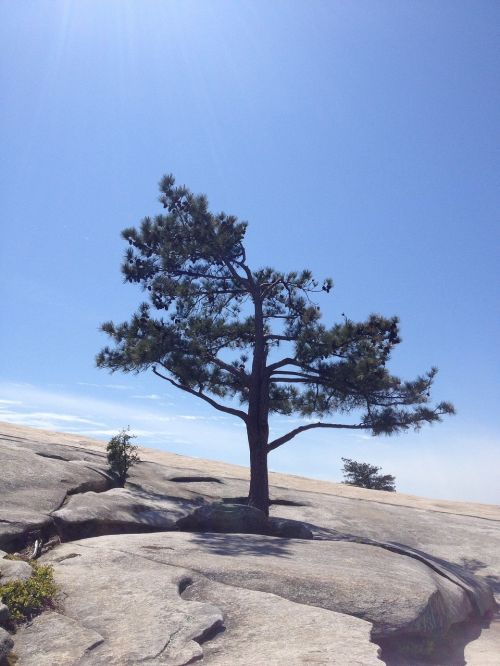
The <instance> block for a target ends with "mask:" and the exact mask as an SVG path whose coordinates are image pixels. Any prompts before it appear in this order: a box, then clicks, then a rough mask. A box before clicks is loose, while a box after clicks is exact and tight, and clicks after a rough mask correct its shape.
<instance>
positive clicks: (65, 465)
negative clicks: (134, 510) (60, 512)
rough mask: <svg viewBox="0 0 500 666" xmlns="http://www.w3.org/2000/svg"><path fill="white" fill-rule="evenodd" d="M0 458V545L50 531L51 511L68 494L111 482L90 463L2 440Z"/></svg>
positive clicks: (105, 486) (100, 487)
mask: <svg viewBox="0 0 500 666" xmlns="http://www.w3.org/2000/svg"><path fill="white" fill-rule="evenodd" d="M0 460H1V469H2V474H1V475H0V497H1V498H2V503H1V507H0V546H3V545H5V546H7V547H8V548H11V549H12V548H15V547H17V546H18V545H19V544H20V543H22V541H23V539H24V538H26V537H27V536H28V535H29V533H30V532H40V531H41V532H45V533H47V532H50V530H51V527H52V520H51V518H50V512H51V511H53V510H55V509H57V508H59V507H60V506H61V504H62V503H63V501H64V499H65V497H66V496H67V495H68V494H71V493H76V492H82V491H86V490H94V491H102V490H106V489H108V488H109V487H110V485H111V481H110V479H109V477H107V476H106V474H105V472H104V470H102V469H99V468H98V467H97V466H95V465H94V464H92V463H88V462H85V461H74V460H73V461H66V460H60V459H59V458H58V459H54V458H49V457H46V456H42V455H39V454H38V453H35V452H34V451H32V450H29V449H28V448H23V447H21V446H19V445H14V444H12V443H8V442H7V443H6V442H5V441H2V443H1V444H0Z"/></svg>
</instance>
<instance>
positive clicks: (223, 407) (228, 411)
mask: <svg viewBox="0 0 500 666" xmlns="http://www.w3.org/2000/svg"><path fill="white" fill-rule="evenodd" d="M153 372H154V374H155V375H156V376H157V377H161V379H165V380H166V381H167V382H170V384H172V385H173V386H175V387H176V388H179V389H182V390H183V391H186V392H187V393H190V394H191V395H194V396H196V397H197V398H201V399H202V400H204V401H205V402H208V404H209V405H212V407H215V409H218V410H219V411H220V412H225V413H226V414H232V416H238V417H239V418H240V419H242V420H243V421H245V423H246V421H247V415H246V414H245V412H243V411H242V410H241V409H233V408H232V407H227V406H226V405H221V404H220V402H217V401H216V400H214V399H213V398H209V397H208V395H205V394H204V393H202V392H201V391H195V390H194V389H192V388H189V386H183V385H182V384H179V383H178V382H176V381H174V380H173V379H171V378H170V377H167V376H166V375H163V374H162V373H161V372H158V370H157V369H156V367H155V366H153Z"/></svg>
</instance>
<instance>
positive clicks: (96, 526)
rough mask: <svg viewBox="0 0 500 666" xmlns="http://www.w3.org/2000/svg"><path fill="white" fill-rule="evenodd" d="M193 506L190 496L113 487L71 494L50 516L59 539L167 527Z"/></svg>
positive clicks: (66, 539) (153, 530)
mask: <svg viewBox="0 0 500 666" xmlns="http://www.w3.org/2000/svg"><path fill="white" fill-rule="evenodd" d="M196 506H197V502H196V500H194V499H191V500H189V499H183V498H177V497H176V498H171V497H168V496H164V497H162V496H161V495H159V494H157V493H155V494H152V493H148V492H145V491H142V492H139V491H137V490H136V489H129V488H113V489H112V490H108V491H107V492H105V493H94V492H88V493H81V494H79V495H72V496H71V497H70V498H68V501H67V502H66V503H65V505H64V506H63V507H62V508H61V509H58V510H57V511H54V512H53V513H52V514H51V516H52V518H53V519H54V521H55V524H56V527H57V531H58V533H59V535H60V536H61V538H62V539H63V540H64V541H68V540H72V539H80V538H86V537H90V536H99V535H103V534H120V533H126V532H155V531H159V530H170V529H172V528H174V526H175V524H176V522H177V520H178V519H179V518H181V517H183V516H186V515H188V514H189V512H190V511H193V509H195V508H196Z"/></svg>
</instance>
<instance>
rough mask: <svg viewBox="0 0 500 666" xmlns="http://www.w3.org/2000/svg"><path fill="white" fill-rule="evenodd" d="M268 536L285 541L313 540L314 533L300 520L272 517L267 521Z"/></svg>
mask: <svg viewBox="0 0 500 666" xmlns="http://www.w3.org/2000/svg"><path fill="white" fill-rule="evenodd" d="M267 525H268V534H270V535H271V536H276V537H281V538H283V539H312V538H313V533H312V532H311V530H310V529H309V527H307V525H304V523H301V522H300V521H299V520H288V519H286V518H276V517H272V516H271V517H270V518H269V519H268V521H267Z"/></svg>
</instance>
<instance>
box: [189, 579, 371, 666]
mask: <svg viewBox="0 0 500 666" xmlns="http://www.w3.org/2000/svg"><path fill="white" fill-rule="evenodd" d="M182 596H183V598H184V599H193V600H196V601H204V602H207V601H208V602H210V603H212V604H215V605H216V606H218V607H219V608H220V609H221V611H222V613H223V615H224V625H225V628H226V629H225V631H224V632H223V633H219V634H217V635H216V636H215V637H214V638H213V639H212V640H210V641H208V642H207V643H205V644H204V646H203V663H204V664H207V665H210V664H213V665H214V666H248V664H256V665H259V666H260V665H262V666H263V665H264V664H265V665H266V666H283V665H284V664H286V665H287V666H299V665H300V666H303V665H304V664H324V665H326V664H328V665H331V666H335V665H337V666H346V665H347V664H349V666H372V665H373V666H377V665H378V666H381V663H382V662H381V661H379V659H378V658H377V654H378V651H379V650H378V646H377V645H375V644H374V643H372V642H371V641H370V630H371V624H370V623H369V622H366V621H364V620H360V619H358V618H355V617H350V616H349V615H343V614H341V613H335V612H333V611H329V610H325V609H323V608H317V607H315V606H305V605H303V604H297V603H294V602H292V601H288V600H287V599H283V598H281V597H279V596H276V595H275V594H267V593H265V592H255V591H253V590H248V589H244V588H239V587H234V586H232V585H223V584H221V583H215V582H212V581H208V580H206V579H204V578H198V579H197V580H196V581H195V582H194V583H193V584H192V585H190V586H189V587H188V588H187V589H186V591H185V592H184V593H183V595H182Z"/></svg>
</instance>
